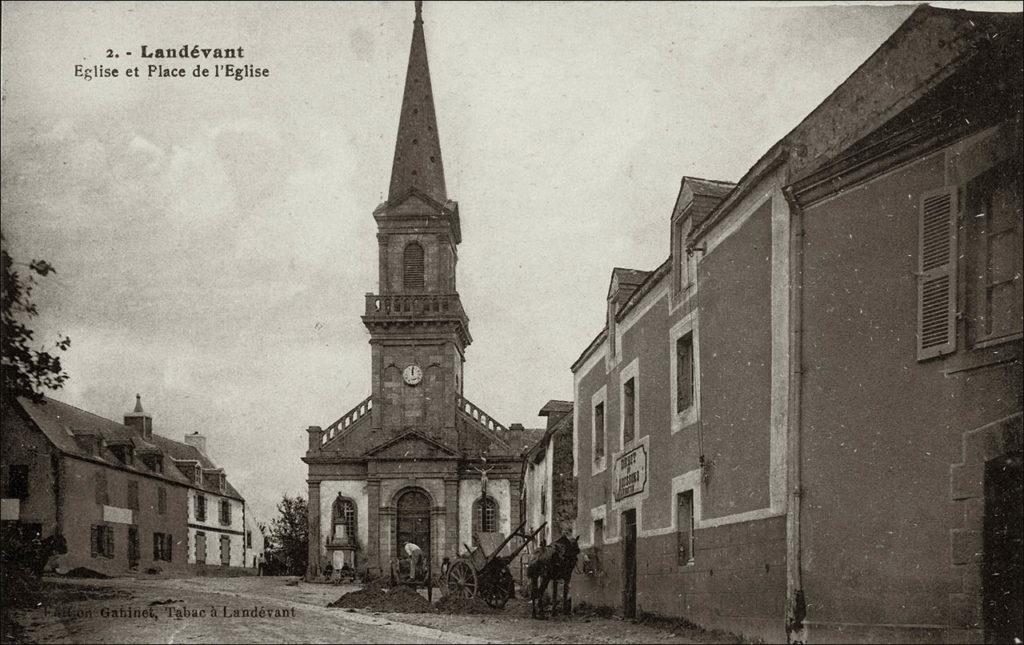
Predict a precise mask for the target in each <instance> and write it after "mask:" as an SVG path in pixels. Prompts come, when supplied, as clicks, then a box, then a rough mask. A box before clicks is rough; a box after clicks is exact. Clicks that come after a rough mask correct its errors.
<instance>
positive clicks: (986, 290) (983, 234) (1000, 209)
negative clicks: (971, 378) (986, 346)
mask: <svg viewBox="0 0 1024 645" xmlns="http://www.w3.org/2000/svg"><path fill="white" fill-rule="evenodd" d="M966 215H967V216H966V218H965V219H966V226H965V230H966V233H967V249H966V259H967V262H968V271H967V275H968V276H969V277H968V283H967V304H968V306H967V310H968V314H969V317H968V333H969V337H970V342H971V344H976V343H983V342H986V341H998V340H1001V339H1005V338H1012V337H1015V336H1017V335H1019V334H1020V333H1021V331H1022V325H1024V323H1022V321H1024V307H1022V305H1024V298H1022V284H1021V279H1022V278H1021V274H1022V272H1024V266H1022V264H1024V241H1022V240H1024V235H1022V217H1024V215H1022V205H1021V176H1020V165H1019V162H1015V161H1014V160H1008V161H1005V162H1003V163H1001V164H999V165H997V166H996V167H994V168H992V169H991V170H989V171H988V172H986V173H984V174H982V175H981V176H979V177H978V178H977V179H975V180H973V181H971V182H970V183H969V184H968V185H967V213H966Z"/></svg>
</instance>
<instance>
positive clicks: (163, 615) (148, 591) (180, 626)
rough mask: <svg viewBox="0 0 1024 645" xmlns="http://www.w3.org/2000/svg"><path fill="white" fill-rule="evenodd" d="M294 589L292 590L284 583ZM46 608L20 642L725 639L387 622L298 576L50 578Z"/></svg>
mask: <svg viewBox="0 0 1024 645" xmlns="http://www.w3.org/2000/svg"><path fill="white" fill-rule="evenodd" d="M289 583H291V584H289ZM47 585H48V588H49V590H48V591H47V594H46V597H45V599H44V602H42V603H41V604H40V605H39V606H37V607H35V608H32V609H28V610H19V611H17V612H16V614H15V616H16V618H17V620H18V622H19V623H20V624H21V625H22V626H24V627H25V632H24V633H23V635H22V637H23V638H24V640H26V641H29V642H46V643H78V642H90V643H147V642H153V643H156V642H159V643H249V642H310V643H338V642H341V643H346V642H347V643H487V642H533V643H558V642H561V643H566V642H591V643H622V642H645V643H659V644H660V643H696V642H729V641H727V640H723V638H722V637H721V635H714V634H706V633H703V632H697V631H693V630H676V631H670V630H665V629H655V628H652V627H649V626H646V625H642V624H635V623H631V622H628V621H621V620H615V619H608V618H595V617H583V616H579V617H573V619H571V620H566V619H553V620H547V621H534V620H531V619H530V618H529V608H528V604H527V603H525V602H523V601H513V602H511V603H510V604H509V606H508V607H507V608H506V610H505V611H503V612H500V613H497V614H489V615H445V614H383V613H371V612H366V611H362V610H350V609H337V608H329V607H327V606H326V605H327V604H328V603H329V602H331V601H334V600H336V599H337V598H338V597H339V596H341V595H342V594H343V593H345V592H347V591H352V590H354V589H355V588H356V587H354V586H333V585H314V584H307V583H301V582H300V583H296V581H295V579H294V578H254V577H247V578H183V579H167V578H156V577H151V578H115V579H109V580H56V579H48V581H47Z"/></svg>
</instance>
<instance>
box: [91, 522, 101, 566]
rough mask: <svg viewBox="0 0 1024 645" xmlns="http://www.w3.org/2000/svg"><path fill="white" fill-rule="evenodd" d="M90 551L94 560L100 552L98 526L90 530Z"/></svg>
mask: <svg viewBox="0 0 1024 645" xmlns="http://www.w3.org/2000/svg"><path fill="white" fill-rule="evenodd" d="M89 551H90V554H91V555H92V557H94V558H95V557H96V555H97V554H99V552H100V528H99V527H98V526H93V527H90V528H89Z"/></svg>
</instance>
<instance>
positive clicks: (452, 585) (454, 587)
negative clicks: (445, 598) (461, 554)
mask: <svg viewBox="0 0 1024 645" xmlns="http://www.w3.org/2000/svg"><path fill="white" fill-rule="evenodd" d="M476 590H477V583H476V571H473V567H471V566H469V563H468V562H466V561H464V560H456V561H455V564H453V565H452V567H451V569H448V594H449V595H452V594H454V595H456V596H459V597H461V598H473V597H474V596H476Z"/></svg>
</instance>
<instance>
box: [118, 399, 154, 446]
mask: <svg viewBox="0 0 1024 645" xmlns="http://www.w3.org/2000/svg"><path fill="white" fill-rule="evenodd" d="M124 424H125V425H126V426H128V427H129V428H131V429H133V430H135V432H136V433H137V434H138V435H139V436H140V437H142V438H143V439H146V440H147V441H148V440H150V439H152V438H153V417H152V415H150V414H149V413H147V412H146V411H145V410H143V409H142V397H141V396H139V395H138V394H136V395H135V409H134V410H132V411H131V412H129V413H128V414H126V415H124Z"/></svg>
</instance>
